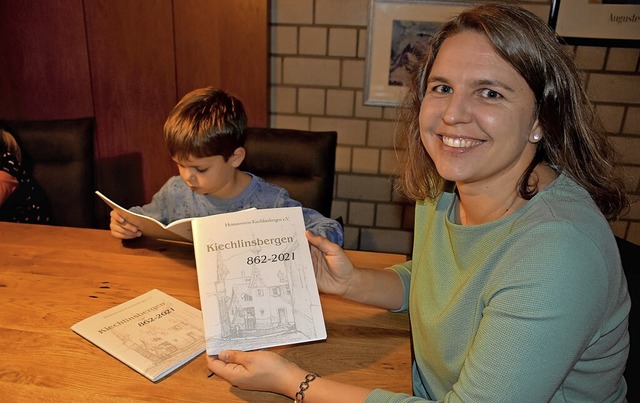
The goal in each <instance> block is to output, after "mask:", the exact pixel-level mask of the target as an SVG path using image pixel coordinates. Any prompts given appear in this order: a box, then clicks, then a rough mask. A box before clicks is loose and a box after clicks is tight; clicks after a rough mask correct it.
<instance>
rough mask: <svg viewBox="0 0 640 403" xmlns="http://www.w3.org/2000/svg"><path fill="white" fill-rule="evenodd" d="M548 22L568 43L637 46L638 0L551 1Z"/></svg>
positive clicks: (639, 31) (639, 40) (639, 38)
mask: <svg viewBox="0 0 640 403" xmlns="http://www.w3.org/2000/svg"><path fill="white" fill-rule="evenodd" d="M549 25H550V26H551V27H552V28H553V29H554V30H555V31H556V33H557V34H558V36H560V37H561V38H562V39H563V40H564V42H566V43H567V44H568V45H582V46H602V47H633V48H635V47H640V0H552V1H551V12H550V14H549Z"/></svg>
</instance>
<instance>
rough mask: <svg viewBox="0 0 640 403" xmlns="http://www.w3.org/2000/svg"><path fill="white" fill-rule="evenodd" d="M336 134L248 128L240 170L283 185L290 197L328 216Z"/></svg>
mask: <svg viewBox="0 0 640 403" xmlns="http://www.w3.org/2000/svg"><path fill="white" fill-rule="evenodd" d="M337 141H338V133H337V132H335V131H323V132H319V131H318V132H314V131H305V130H293V129H274V128H249V129H247V140H246V143H245V148H246V150H247V156H246V158H245V160H244V162H243V163H242V165H241V166H240V169H243V170H246V171H249V172H251V173H253V174H255V175H257V176H259V177H261V178H263V179H264V180H266V181H267V182H270V183H274V184H276V185H280V186H282V187H283V188H285V189H286V190H287V191H288V192H289V195H290V196H291V198H293V199H295V200H297V201H299V202H300V203H302V205H303V206H304V207H308V208H312V209H314V210H316V211H318V212H319V213H321V214H323V215H324V216H325V217H330V216H331V203H332V201H333V183H334V175H335V164H336V146H337Z"/></svg>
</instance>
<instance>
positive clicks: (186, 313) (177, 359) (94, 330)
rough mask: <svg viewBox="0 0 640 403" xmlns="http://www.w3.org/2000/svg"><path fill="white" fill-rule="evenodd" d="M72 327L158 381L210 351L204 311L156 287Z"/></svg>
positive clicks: (114, 355) (141, 372)
mask: <svg viewBox="0 0 640 403" xmlns="http://www.w3.org/2000/svg"><path fill="white" fill-rule="evenodd" d="M71 330H73V331H74V332H76V333H77V334H79V335H80V336H82V337H84V338H85V339H87V340H88V341H90V342H91V343H93V344H95V345H96V346H98V347H100V348H101V349H103V350H104V351H106V352H107V353H109V354H110V355H112V356H113V357H115V358H117V359H118V360H120V361H122V362H123V363H125V364H127V365H128V366H129V367H131V368H132V369H134V370H136V371H138V372H139V373H140V374H142V375H144V376H145V377H147V378H149V379H150V380H151V381H153V382H156V381H158V380H160V379H162V378H164V377H165V376H167V375H169V374H170V373H171V372H173V371H175V370H176V369H178V368H179V367H181V366H182V365H184V364H186V363H187V362H189V361H191V360H192V359H193V358H195V357H196V356H198V355H199V354H200V353H202V352H203V351H204V350H205V340H204V329H203V323H202V314H201V312H200V310H198V309H196V308H194V307H192V306H191V305H188V304H186V303H184V302H182V301H180V300H178V299H176V298H174V297H172V296H170V295H168V294H166V293H164V292H162V291H159V290H156V289H153V290H151V291H149V292H147V293H145V294H142V295H140V296H138V297H136V298H134V299H131V300H129V301H127V302H124V303H122V304H120V305H117V306H115V307H113V308H110V309H107V310H106V311H103V312H100V313H98V314H96V315H93V316H90V317H88V318H86V319H84V320H82V321H80V322H78V323H76V324H74V325H73V326H71Z"/></svg>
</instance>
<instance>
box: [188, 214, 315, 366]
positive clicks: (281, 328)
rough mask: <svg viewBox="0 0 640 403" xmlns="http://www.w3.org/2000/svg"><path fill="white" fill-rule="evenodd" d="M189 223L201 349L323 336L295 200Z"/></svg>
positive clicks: (211, 350) (253, 346)
mask: <svg viewBox="0 0 640 403" xmlns="http://www.w3.org/2000/svg"><path fill="white" fill-rule="evenodd" d="M191 225H192V227H193V246H194V251H195V257H196V268H197V273H198V287H199V289H200V306H201V309H202V316H203V320H204V333H205V337H206V346H207V354H209V355H216V354H218V353H219V352H220V351H222V350H225V349H236V350H256V349H261V348H267V347H273V346H280V345H286V344H294V343H303V342H309V341H317V340H322V339H326V337H327V332H326V328H325V323H324V317H323V314H322V307H321V305H320V296H319V293H318V287H317V284H316V278H315V273H314V270H313V265H312V261H311V252H310V251H309V243H308V241H307V238H306V236H305V234H304V233H305V225H304V218H303V216H302V208H301V207H283V208H272V209H257V210H256V209H253V210H244V211H239V212H235V213H226V214H218V215H213V216H209V217H202V218H196V219H194V220H193V221H192V222H191Z"/></svg>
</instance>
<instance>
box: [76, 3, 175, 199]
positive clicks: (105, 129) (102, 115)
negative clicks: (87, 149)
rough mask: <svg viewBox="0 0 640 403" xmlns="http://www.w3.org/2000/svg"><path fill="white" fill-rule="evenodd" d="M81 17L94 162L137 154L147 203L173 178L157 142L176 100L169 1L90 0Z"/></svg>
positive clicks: (169, 161) (160, 138) (159, 142)
mask: <svg viewBox="0 0 640 403" xmlns="http://www.w3.org/2000/svg"><path fill="white" fill-rule="evenodd" d="M85 13H86V19H87V41H88V44H89V60H90V64H91V82H92V86H93V95H94V105H95V110H96V129H97V131H98V132H99V134H100V135H99V136H98V138H97V154H98V157H99V158H109V157H114V156H117V155H121V154H125V153H134V154H135V153H140V154H141V155H142V169H143V177H144V182H145V183H144V187H145V198H146V200H150V199H151V195H153V193H155V192H156V191H157V190H158V189H159V188H160V186H162V185H163V184H164V182H165V181H166V180H167V178H168V177H169V176H171V175H174V174H176V173H177V170H176V168H175V166H174V164H173V163H172V162H171V160H170V158H169V156H168V154H167V150H166V147H165V145H164V141H163V138H162V126H163V124H164V120H165V119H166V116H167V114H168V113H169V111H170V110H171V108H172V107H173V105H174V104H175V97H176V84H175V68H174V49H173V16H172V1H171V0H136V1H130V0H91V1H86V2H85ZM122 179H123V180H125V181H126V178H122Z"/></svg>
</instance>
